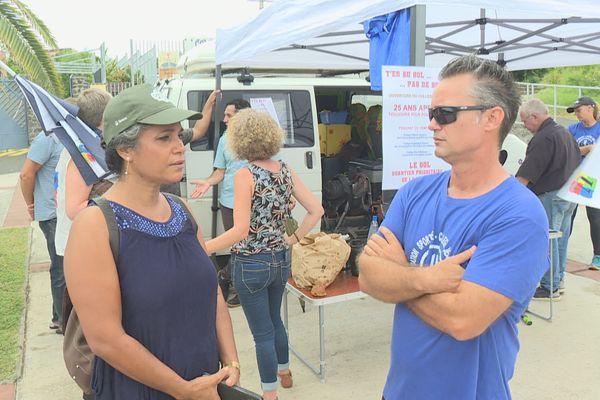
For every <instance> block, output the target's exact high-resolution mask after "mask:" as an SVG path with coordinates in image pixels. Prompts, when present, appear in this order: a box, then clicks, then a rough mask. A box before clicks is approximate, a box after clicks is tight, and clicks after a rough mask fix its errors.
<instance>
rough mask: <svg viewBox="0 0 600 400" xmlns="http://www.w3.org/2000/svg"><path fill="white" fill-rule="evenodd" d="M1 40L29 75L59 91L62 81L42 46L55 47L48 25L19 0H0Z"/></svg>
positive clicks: (17, 63)
mask: <svg viewBox="0 0 600 400" xmlns="http://www.w3.org/2000/svg"><path fill="white" fill-rule="evenodd" d="M0 44H1V45H3V47H4V48H5V49H6V51H7V52H8V53H9V54H10V57H11V59H12V61H13V62H14V63H15V64H16V65H18V66H19V67H20V68H21V69H22V71H23V72H24V73H25V74H26V75H27V76H28V78H29V79H31V80H32V81H34V82H36V83H37V84H39V85H40V86H43V87H45V88H46V89H48V90H49V91H51V92H53V93H56V94H60V93H61V92H62V82H61V80H60V77H59V74H58V72H57V71H56V68H55V66H54V62H53V61H52V59H51V58H50V55H49V54H48V51H47V50H46V48H45V46H47V47H50V48H52V49H57V48H58V46H57V44H56V40H55V39H54V37H53V36H52V34H51V33H50V30H49V29H48V27H47V26H46V25H45V24H44V22H42V20H40V19H39V18H38V17H37V16H36V15H35V14H34V13H33V12H31V10H30V9H29V7H27V5H25V4H23V3H22V2H21V1H19V0H0Z"/></svg>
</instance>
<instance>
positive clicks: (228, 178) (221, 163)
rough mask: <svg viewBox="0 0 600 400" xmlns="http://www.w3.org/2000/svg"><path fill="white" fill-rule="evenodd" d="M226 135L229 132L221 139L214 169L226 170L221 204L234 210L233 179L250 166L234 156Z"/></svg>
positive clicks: (220, 198) (220, 197)
mask: <svg viewBox="0 0 600 400" xmlns="http://www.w3.org/2000/svg"><path fill="white" fill-rule="evenodd" d="M226 134H227V132H225V133H224V134H223V136H221V138H220V139H219V144H218V145H217V154H216V155H215V161H214V162H213V167H215V168H219V169H224V170H225V176H224V177H223V185H222V187H221V194H220V196H219V202H220V203H221V204H222V205H223V206H225V207H227V208H233V177H234V176H235V173H236V172H238V171H239V170H240V169H241V168H243V167H245V166H246V165H248V161H247V160H238V159H236V158H235V157H234V156H233V153H232V152H231V150H230V149H229V145H228V144H227V140H225V135H226Z"/></svg>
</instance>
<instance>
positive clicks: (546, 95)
mask: <svg viewBox="0 0 600 400" xmlns="http://www.w3.org/2000/svg"><path fill="white" fill-rule="evenodd" d="M519 86H520V88H521V95H522V96H523V99H524V100H529V99H532V98H539V99H540V100H542V101H543V102H544V103H545V104H546V105H547V106H548V108H549V109H550V111H551V113H552V115H553V117H554V119H556V118H557V117H560V116H565V115H566V109H567V107H569V105H571V104H573V102H574V101H575V100H577V99H578V98H579V97H581V96H589V97H591V98H593V99H595V100H596V101H600V87H598V86H568V85H548V84H543V83H526V82H519Z"/></svg>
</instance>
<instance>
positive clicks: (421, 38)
mask: <svg viewBox="0 0 600 400" xmlns="http://www.w3.org/2000/svg"><path fill="white" fill-rule="evenodd" d="M425 27H426V21H425V6H424V5H416V6H412V7H410V65H415V66H424V65H425V45H426V37H425Z"/></svg>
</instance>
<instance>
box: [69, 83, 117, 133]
mask: <svg viewBox="0 0 600 400" xmlns="http://www.w3.org/2000/svg"><path fill="white" fill-rule="evenodd" d="M111 98H112V96H111V95H110V93H108V92H106V91H104V90H101V89H96V88H90V89H86V90H84V91H83V92H81V94H80V95H79V97H78V98H77V107H79V113H77V116H78V117H79V119H81V120H82V121H83V122H85V124H86V125H87V126H89V127H90V128H92V129H96V128H98V127H99V126H100V125H101V123H102V114H103V113H104V109H105V108H106V105H107V104H108V102H109V100H110V99H111Z"/></svg>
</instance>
